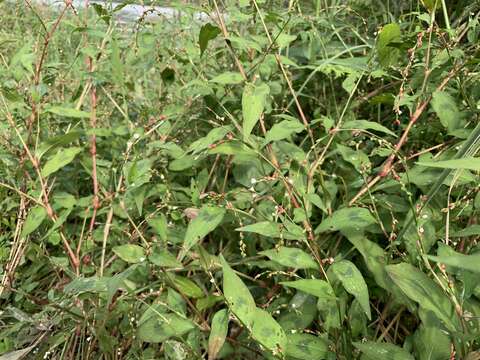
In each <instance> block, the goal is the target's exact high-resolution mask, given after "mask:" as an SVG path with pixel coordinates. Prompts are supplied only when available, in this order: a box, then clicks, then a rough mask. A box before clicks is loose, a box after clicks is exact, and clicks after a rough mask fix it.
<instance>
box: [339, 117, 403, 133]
mask: <svg viewBox="0 0 480 360" xmlns="http://www.w3.org/2000/svg"><path fill="white" fill-rule="evenodd" d="M342 128H344V129H352V130H357V129H359V130H375V131H378V132H382V133H385V134H388V135H392V136H395V137H396V136H397V135H396V134H395V133H394V132H393V131H391V130H390V129H388V128H386V127H385V126H383V125H380V124H379V123H376V122H373V121H367V120H351V121H347V122H346V123H345V124H344V125H343V126H342Z"/></svg>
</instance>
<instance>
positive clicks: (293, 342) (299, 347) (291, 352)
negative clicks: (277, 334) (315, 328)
mask: <svg viewBox="0 0 480 360" xmlns="http://www.w3.org/2000/svg"><path fill="white" fill-rule="evenodd" d="M287 341H288V345H287V352H286V355H287V356H291V357H292V358H294V359H299V360H313V359H315V360H321V359H326V356H327V352H328V342H327V341H326V340H325V339H322V338H321V337H319V336H315V335H311V334H289V335H287Z"/></svg>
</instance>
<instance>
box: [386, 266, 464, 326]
mask: <svg viewBox="0 0 480 360" xmlns="http://www.w3.org/2000/svg"><path fill="white" fill-rule="evenodd" d="M386 269H387V273H388V275H389V276H390V278H391V279H392V280H393V282H394V283H395V284H397V285H398V286H399V287H400V289H402V291H403V292H404V293H405V295H407V296H408V297H409V298H410V299H412V300H413V301H415V302H417V303H418V304H419V305H420V306H421V307H422V308H424V309H425V310H429V311H431V312H433V313H434V314H435V315H436V316H437V318H438V319H439V320H440V321H442V322H443V323H444V324H445V326H446V327H447V328H448V329H449V330H450V331H455V330H457V329H459V321H458V318H457V315H456V313H455V309H454V307H453V305H452V304H451V302H450V300H449V298H448V296H447V295H446V294H445V293H444V292H443V290H442V289H441V288H440V287H439V286H438V285H437V284H436V283H434V282H433V280H431V279H430V278H428V277H427V275H425V274H424V273H423V272H421V271H420V270H419V269H417V268H415V267H414V266H412V265H410V264H407V263H400V264H397V265H388V266H387V267H386Z"/></svg>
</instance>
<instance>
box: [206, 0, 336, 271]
mask: <svg viewBox="0 0 480 360" xmlns="http://www.w3.org/2000/svg"><path fill="white" fill-rule="evenodd" d="M254 3H255V5H256V2H255V1H254ZM213 4H214V6H215V11H216V15H217V17H218V21H219V23H220V28H221V30H222V34H223V37H224V38H225V42H226V44H227V47H228V49H229V50H230V53H231V54H232V57H233V58H234V60H235V63H236V65H237V68H238V70H239V72H240V74H241V75H242V78H243V80H244V81H245V82H246V81H248V77H247V74H246V72H245V69H244V68H243V65H242V63H241V62H240V59H238V57H237V56H236V55H235V52H234V50H233V48H232V46H231V44H230V42H229V41H228V30H227V27H226V25H225V22H224V20H223V16H222V14H221V13H220V9H219V7H218V3H217V0H213ZM256 6H257V5H256ZM257 11H259V10H258V7H257ZM260 16H261V14H260ZM261 18H262V22H263V17H261ZM263 24H264V26H265V23H264V22H263ZM265 29H266V28H265ZM266 32H267V36H268V38H269V41H270V43H273V41H272V39H271V37H270V33H269V32H268V30H267V29H266ZM278 59H279V60H281V59H280V58H278ZM278 64H279V66H280V67H281V69H283V74H284V76H286V72H285V70H284V68H283V64H281V62H279V63H278ZM286 80H287V84H288V85H289V89H290V90H291V91H293V88H292V86H291V83H290V81H289V79H288V77H286ZM292 95H293V96H295V97H296V95H295V92H294V91H293V93H292ZM297 101H298V100H297ZM298 106H300V103H298ZM299 113H300V114H301V116H302V115H303V111H302V109H301V106H300V108H299ZM302 120H304V123H305V124H306V125H305V126H306V128H307V129H309V125H308V122H307V121H306V118H305V115H303V118H302ZM259 123H260V128H261V130H262V133H263V135H264V136H265V134H266V133H267V129H266V127H265V122H264V118H263V114H262V115H261V116H260V119H259ZM311 136H312V141H313V140H314V139H313V134H312V135H311ZM314 144H315V142H314V141H313V146H314ZM267 151H268V153H269V155H270V161H271V164H272V165H273V167H274V169H275V172H276V173H278V174H279V175H280V177H281V178H282V180H283V183H284V185H285V189H286V190H287V194H288V198H289V199H290V203H291V204H292V206H293V207H294V208H296V209H298V208H300V207H301V205H300V203H299V201H298V200H297V198H296V197H295V194H294V189H293V187H292V184H290V183H289V182H288V180H287V179H285V178H284V177H283V176H281V175H282V174H281V169H280V164H279V163H278V160H277V157H276V156H275V153H274V151H273V148H272V146H271V144H268V145H267ZM303 227H304V228H305V231H306V233H307V239H308V241H307V245H308V247H309V249H310V251H311V252H312V254H313V255H314V257H315V260H316V261H317V263H318V265H319V267H320V270H321V271H322V274H323V275H324V276H325V278H326V279H328V278H327V273H326V271H325V269H324V267H323V261H322V258H321V256H320V253H319V251H318V249H317V247H316V246H315V235H314V233H313V229H312V226H311V224H310V222H309V221H308V220H304V221H303Z"/></svg>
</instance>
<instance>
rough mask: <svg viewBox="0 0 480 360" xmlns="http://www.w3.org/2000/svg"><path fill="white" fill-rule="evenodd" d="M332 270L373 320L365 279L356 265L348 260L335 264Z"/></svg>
mask: <svg viewBox="0 0 480 360" xmlns="http://www.w3.org/2000/svg"><path fill="white" fill-rule="evenodd" d="M331 269H332V271H333V273H334V274H335V275H336V276H337V277H338V278H339V280H340V282H341V283H342V285H343V287H344V289H345V290H346V291H347V292H348V293H350V294H352V295H353V296H355V298H356V299H357V301H358V302H359V303H360V306H361V307H362V309H363V311H365V314H366V315H367V317H368V319H369V320H370V319H371V318H372V314H371V312H370V303H369V296H368V287H367V284H366V283H365V280H364V279H363V276H362V273H361V272H360V271H359V270H358V269H357V267H356V266H355V264H354V263H352V262H351V261H348V260H341V261H339V262H334V263H333V264H332V266H331Z"/></svg>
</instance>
